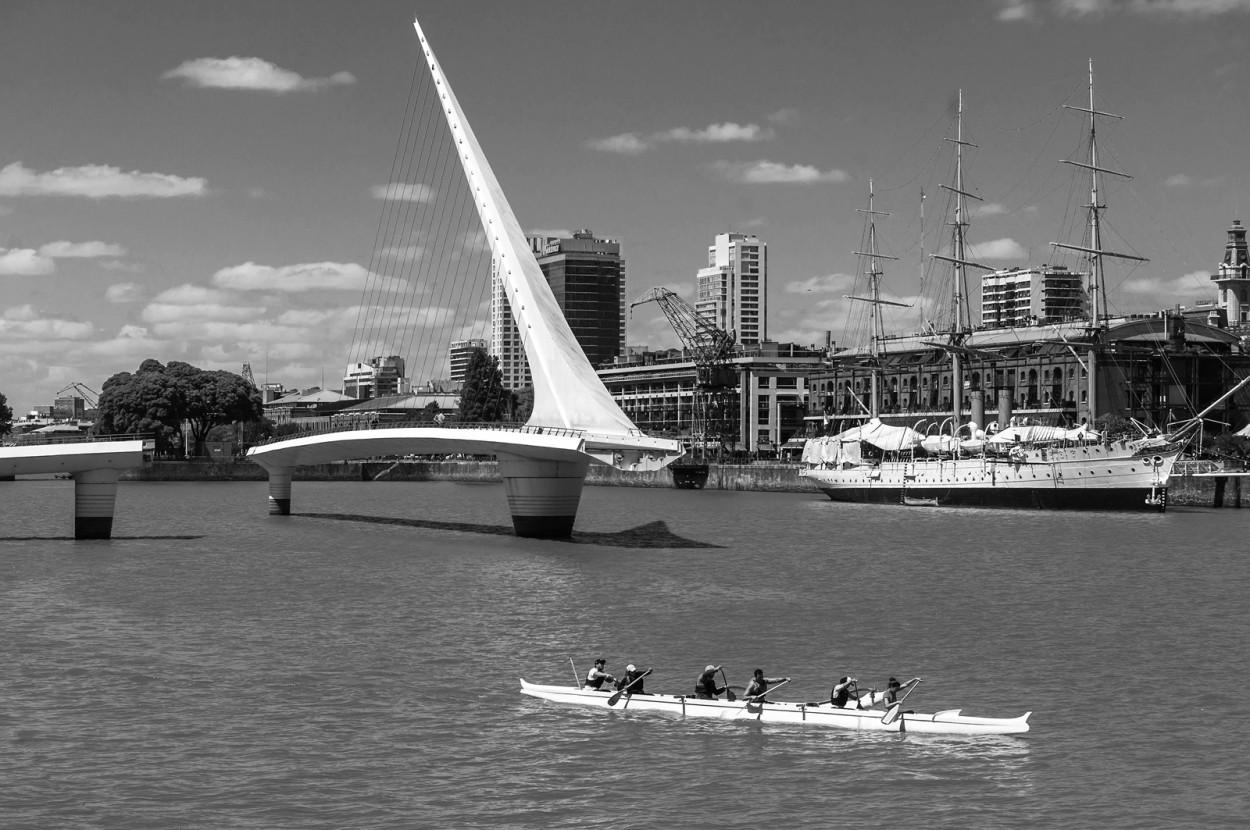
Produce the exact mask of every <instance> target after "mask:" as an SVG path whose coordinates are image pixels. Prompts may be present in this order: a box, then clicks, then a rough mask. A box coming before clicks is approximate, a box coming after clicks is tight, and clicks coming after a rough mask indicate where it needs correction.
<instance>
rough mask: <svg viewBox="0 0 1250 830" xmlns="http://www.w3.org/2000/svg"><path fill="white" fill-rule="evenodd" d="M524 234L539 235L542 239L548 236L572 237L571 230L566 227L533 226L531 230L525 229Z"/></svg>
mask: <svg viewBox="0 0 1250 830" xmlns="http://www.w3.org/2000/svg"><path fill="white" fill-rule="evenodd" d="M525 235H526V236H541V237H543V238H544V239H546V238H548V237H555V238H557V239H572V238H573V232H572V231H571V230H569V229H568V228H534V229H533V230H530V231H526V232H525Z"/></svg>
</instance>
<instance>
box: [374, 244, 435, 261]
mask: <svg viewBox="0 0 1250 830" xmlns="http://www.w3.org/2000/svg"><path fill="white" fill-rule="evenodd" d="M378 254H379V255H380V256H384V257H386V258H387V259H393V260H395V261H396V262H416V261H417V260H419V259H421V257H422V256H424V255H425V248H423V247H422V246H420V245H388V246H387V247H385V248H383V249H382V250H380V251H378Z"/></svg>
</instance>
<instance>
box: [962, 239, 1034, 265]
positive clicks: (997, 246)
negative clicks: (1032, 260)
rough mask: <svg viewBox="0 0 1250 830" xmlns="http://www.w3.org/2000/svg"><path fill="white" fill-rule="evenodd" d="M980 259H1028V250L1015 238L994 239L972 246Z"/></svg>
mask: <svg viewBox="0 0 1250 830" xmlns="http://www.w3.org/2000/svg"><path fill="white" fill-rule="evenodd" d="M972 247H973V250H974V251H975V254H974V256H976V257H979V258H980V259H991V260H993V259H1027V258H1028V256H1029V252H1028V250H1027V249H1026V248H1025V247H1024V246H1022V245H1021V244H1020V243H1019V242H1016V241H1015V240H1014V239H992V240H990V241H989V242H979V243H977V244H976V245H974V246H972Z"/></svg>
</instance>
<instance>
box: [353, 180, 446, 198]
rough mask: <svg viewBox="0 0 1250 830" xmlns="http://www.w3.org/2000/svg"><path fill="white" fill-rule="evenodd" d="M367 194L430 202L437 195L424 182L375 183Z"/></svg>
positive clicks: (375, 196)
mask: <svg viewBox="0 0 1250 830" xmlns="http://www.w3.org/2000/svg"><path fill="white" fill-rule="evenodd" d="M369 195H370V196H372V197H373V198H375V199H390V200H392V201H397V202H432V201H434V197H435V196H437V195H438V193H437V191H435V190H434V188H432V187H429V186H427V185H424V184H405V183H404V182H391V183H390V184H375V185H374V186H373V187H371V188H369Z"/></svg>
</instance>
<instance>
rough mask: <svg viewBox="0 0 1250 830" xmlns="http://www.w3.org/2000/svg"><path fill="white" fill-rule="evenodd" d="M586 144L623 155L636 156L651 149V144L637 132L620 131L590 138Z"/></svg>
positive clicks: (606, 151)
mask: <svg viewBox="0 0 1250 830" xmlns="http://www.w3.org/2000/svg"><path fill="white" fill-rule="evenodd" d="M586 146H587V147H589V148H590V149H592V150H600V151H602V152H604V153H620V154H621V155H625V156H636V155H639V154H640V153H645V152H646V151H647V150H650V149H651V145H650V144H648V143H647V141H646V139H644V138H642V137H641V136H639V135H638V134H637V133H621V134H620V135H614V136H610V137H608V138H592V139H590V140H589V141H587V142H586Z"/></svg>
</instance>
